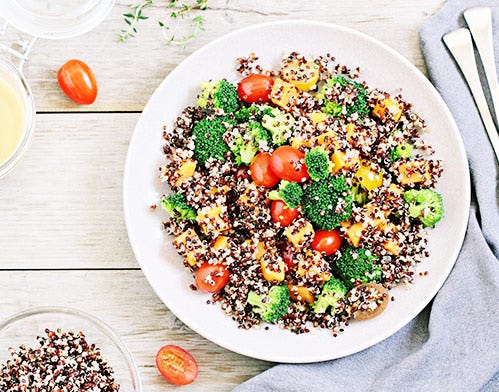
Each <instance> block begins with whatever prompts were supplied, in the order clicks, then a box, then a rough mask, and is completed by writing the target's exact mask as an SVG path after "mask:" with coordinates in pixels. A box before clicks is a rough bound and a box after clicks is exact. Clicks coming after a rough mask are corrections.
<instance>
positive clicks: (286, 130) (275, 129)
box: [262, 108, 295, 146]
mask: <svg viewBox="0 0 499 392" xmlns="http://www.w3.org/2000/svg"><path fill="white" fill-rule="evenodd" d="M294 123H295V120H294V119H293V117H292V116H291V115H290V114H288V113H284V112H281V111H280V110H279V109H278V108H272V109H271V110H270V113H267V114H265V115H264V116H263V118H262V125H263V127H264V128H265V129H268V130H269V131H270V134H271V136H272V143H274V144H275V145H276V146H280V145H282V144H284V143H286V141H287V140H288V138H289V137H290V136H291V130H292V127H293V125H294Z"/></svg>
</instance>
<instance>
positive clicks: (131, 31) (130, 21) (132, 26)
mask: <svg viewBox="0 0 499 392" xmlns="http://www.w3.org/2000/svg"><path fill="white" fill-rule="evenodd" d="M152 5H153V2H152V0H145V1H143V2H141V3H138V4H132V5H130V8H131V9H132V10H133V13H126V14H123V16H124V18H125V23H126V24H127V25H128V28H127V29H126V30H121V34H120V41H121V42H125V41H126V40H127V39H128V38H130V37H134V36H135V34H137V27H136V25H137V23H138V21H139V20H144V19H149V17H148V16H144V15H143V14H142V11H143V10H144V9H146V8H149V7H151V6H152Z"/></svg>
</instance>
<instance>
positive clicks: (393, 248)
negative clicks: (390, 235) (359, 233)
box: [383, 240, 400, 256]
mask: <svg viewBox="0 0 499 392" xmlns="http://www.w3.org/2000/svg"><path fill="white" fill-rule="evenodd" d="M383 247H384V248H385V249H386V250H387V251H388V252H390V253H391V254H393V255H395V256H398V254H399V253H400V246H399V244H398V242H397V241H395V240H388V241H386V242H385V243H384V244H383Z"/></svg>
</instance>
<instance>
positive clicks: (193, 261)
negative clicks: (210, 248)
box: [173, 228, 207, 267]
mask: <svg viewBox="0 0 499 392" xmlns="http://www.w3.org/2000/svg"><path fill="white" fill-rule="evenodd" d="M173 246H175V248H176V249H177V251H178V253H179V254H180V255H181V256H184V258H185V259H186V261H187V263H188V264H189V265H190V266H191V267H194V266H195V265H201V260H202V257H203V255H204V254H205V253H206V251H207V249H206V246H205V244H204V243H203V242H202V241H201V239H200V238H199V236H198V235H197V233H196V232H195V231H194V229H191V228H189V229H187V230H186V231H184V232H183V233H181V234H179V235H178V236H176V237H175V238H174V239H173Z"/></svg>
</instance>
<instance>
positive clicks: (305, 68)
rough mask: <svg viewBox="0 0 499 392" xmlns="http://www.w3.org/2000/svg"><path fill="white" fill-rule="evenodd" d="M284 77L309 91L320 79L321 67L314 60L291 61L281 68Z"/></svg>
mask: <svg viewBox="0 0 499 392" xmlns="http://www.w3.org/2000/svg"><path fill="white" fill-rule="evenodd" d="M281 75H282V78H283V79H284V80H286V81H288V82H289V83H291V84H293V85H294V86H295V87H296V88H298V89H299V90H301V91H308V90H310V89H311V88H312V87H313V86H315V85H316V84H317V82H318V81H319V75H320V68H319V65H317V64H316V63H314V62H313V61H307V62H306V63H303V64H301V63H299V62H298V61H296V60H295V61H290V62H288V63H287V64H286V65H285V66H284V67H282V69H281Z"/></svg>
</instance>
